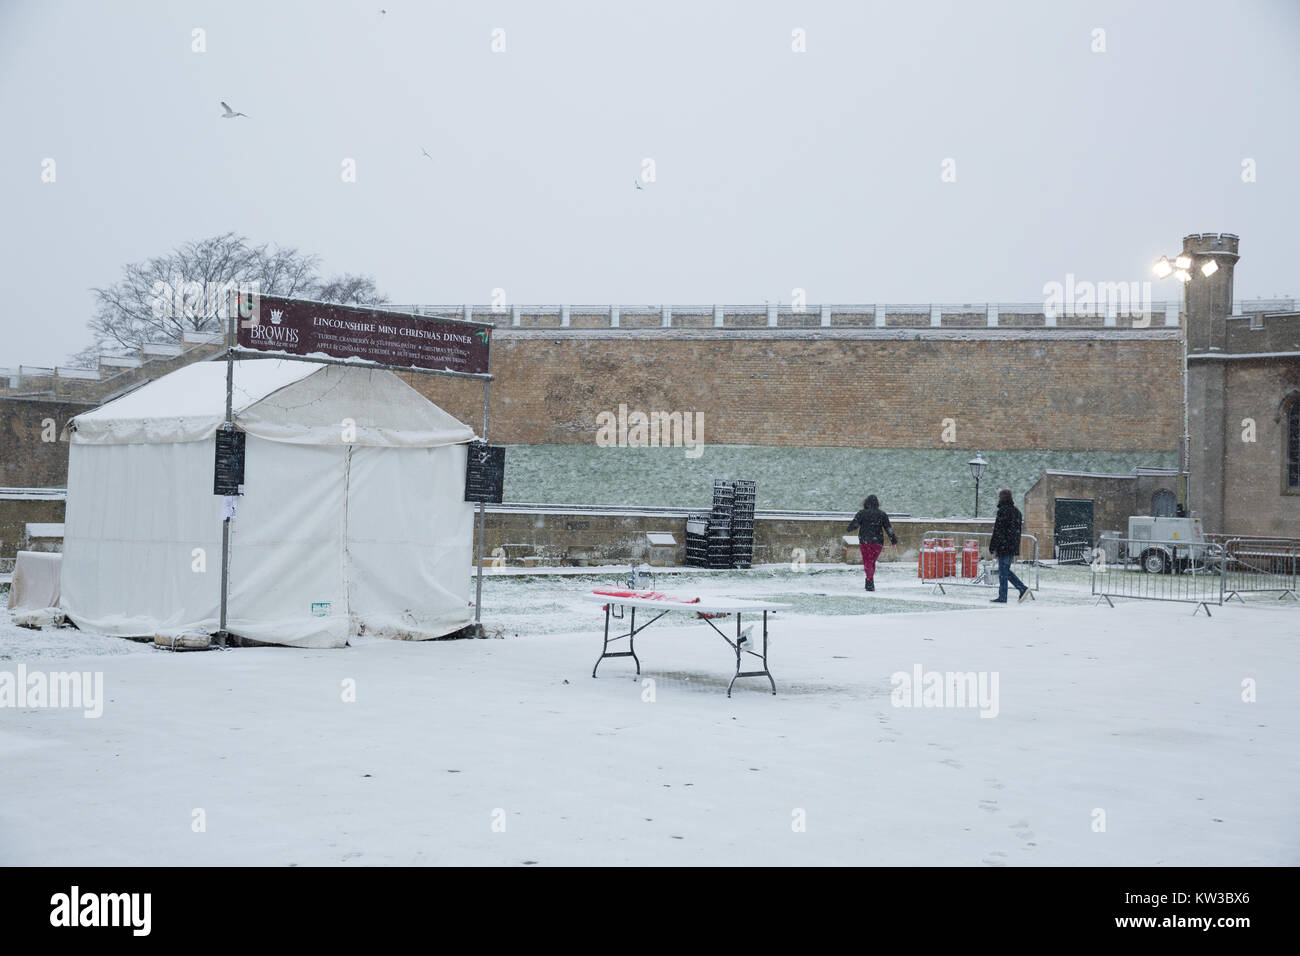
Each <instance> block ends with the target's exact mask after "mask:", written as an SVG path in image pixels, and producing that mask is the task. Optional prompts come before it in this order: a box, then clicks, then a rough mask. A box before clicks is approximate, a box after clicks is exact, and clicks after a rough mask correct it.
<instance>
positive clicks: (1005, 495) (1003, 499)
mask: <svg viewBox="0 0 1300 956" xmlns="http://www.w3.org/2000/svg"><path fill="white" fill-rule="evenodd" d="M1011 502H1012V498H1011V489H1010V488H1003V489H1002V490H1001V491H999V492H998V504H1000V505H1009V504H1011Z"/></svg>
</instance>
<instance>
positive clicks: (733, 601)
mask: <svg viewBox="0 0 1300 956" xmlns="http://www.w3.org/2000/svg"><path fill="white" fill-rule="evenodd" d="M583 598H584V599H585V600H588V601H595V602H597V603H599V604H603V605H605V644H604V647H603V648H602V649H601V653H600V657H599V658H597V659H596V666H595V667H593V668H592V669H591V676H592V677H595V676H596V669H597V668H598V667H600V662H601V661H603V660H604V659H605V658H607V657H630V658H632V660H634V661H635V662H636V672H637V673H638V674H640V673H641V659H640V658H639V657H637V656H636V647H635V639H636V635H637V634H639V633H640V632H641V631H644V630H645V629H646V628H647V627H649V626H650V625H651V624H653V623H654V622H655V621H657V620H659V619H660V618H661V617H663V616H664V615H665V614H668V613H669V612H670V611H679V612H686V613H687V614H694V615H696V616H697V617H699V618H700V619H701V620H703V621H704V623H705V624H707V625H709V627H711V628H713V629H714V630H715V631H717V632H718V635H719V636H720V637H721V638H722V639H723V640H724V641H726V642H727V643H728V644H730V645H731V648H732V650H733V651H735V654H736V673H735V674H734V675H733V676H732V678H731V683H729V684H728V685H727V696H728V697H730V696H731V688H732V687H733V686H734V685H735V683H736V680H737V679H738V678H741V677H766V678H767V680H768V683H770V684H771V685H772V693H773V694H775V693H776V681H775V680H773V679H772V674H771V672H770V671H769V670H768V668H767V615H768V612H769V611H784V610H787V609H789V608H790V607H791V605H789V604H776V603H773V602H771V601H742V600H740V599H738V598H728V597H715V596H704V595H701V596H698V597H694V598H683V597H672V596H669V595H667V594H662V593H660V592H658V591H630V590H622V589H619V588H605V589H597V590H595V591H593V592H592V593H591V594H584V595H583ZM615 607H620V608H625V609H628V610H629V611H630V614H631V617H630V620H629V622H628V630H627V633H626V634H617V635H615V636H614V637H610V636H609V622H610V618H611V616H612V617H613V619H614V620H621V619H622V617H623V615H622V614H617V615H614V614H613V609H614V608H615ZM637 608H649V609H650V610H651V611H657V612H658V613H657V614H655V615H654V617H652V618H650V620H648V621H645V623H643V624H642V625H641V626H640V627H638V626H637V623H636V611H637ZM758 613H761V614H762V615H763V644H762V651H761V652H760V651H758V650H755V649H754V644H755V642H754V641H752V640H746V639H745V638H744V637H743V636H742V632H741V626H742V623H743V617H744V615H745V614H758ZM726 614H734V615H735V616H736V637H735V640H732V639H731V638H730V637H728V636H727V635H726V634H724V633H723V632H722V630H721V629H720V628H719V627H718V626H717V625H716V624H714V623H713V616H721V615H726ZM622 640H626V641H627V650H626V651H611V650H610V649H609V648H610V645H611V644H614V643H615V642H616V641H622ZM742 654H749V655H750V656H751V657H756V658H758V659H759V660H760V661H761V662H762V666H763V669H762V670H754V671H743V670H741V669H740V668H741V660H742V658H741V655H742Z"/></svg>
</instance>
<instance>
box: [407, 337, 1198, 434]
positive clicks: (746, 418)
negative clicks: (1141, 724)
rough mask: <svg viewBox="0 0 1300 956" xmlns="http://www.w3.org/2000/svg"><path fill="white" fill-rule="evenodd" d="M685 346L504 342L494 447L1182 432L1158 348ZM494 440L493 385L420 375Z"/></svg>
mask: <svg viewBox="0 0 1300 956" xmlns="http://www.w3.org/2000/svg"><path fill="white" fill-rule="evenodd" d="M1040 336H1041V337H1039V338H1032V339H1016V338H1001V339H988V338H979V337H975V336H972V338H970V339H964V340H951V339H941V338H913V339H898V338H851V337H842V338H820V337H816V338H815V337H805V338H790V337H786V338H780V337H771V336H762V335H761V334H760V335H759V336H755V337H751V338H737V337H735V336H734V333H728V334H727V335H726V337H705V336H700V337H694V338H692V337H689V336H685V335H683V336H681V337H670V336H668V335H664V336H656V335H640V336H628V335H621V336H620V335H619V334H618V333H617V332H614V333H609V332H605V333H603V334H599V335H597V334H584V333H581V332H566V333H564V334H563V335H562V336H546V335H544V334H542V335H538V334H536V333H534V334H519V333H515V334H514V335H511V334H510V333H498V336H497V337H496V339H495V340H494V343H493V349H492V371H493V374H494V375H495V376H496V377H497V379H496V381H494V382H493V385H492V422H491V428H490V437H491V438H492V440H493V441H497V442H502V443H506V444H552V443H557V444H584V443H592V442H594V440H595V434H596V416H597V414H599V413H600V412H602V411H616V410H617V408H618V406H619V404H620V403H624V404H626V405H627V406H628V408H629V409H630V410H636V409H639V410H642V411H645V412H651V411H667V412H671V411H682V412H688V411H689V412H694V411H702V412H703V413H704V440H705V442H706V443H721V444H754V445H796V446H799V445H841V446H880V447H891V448H936V447H944V443H943V442H942V441H941V431H942V427H943V426H942V422H943V420H944V419H946V418H951V419H953V420H955V422H956V424H957V431H956V439H957V440H956V447H961V448H971V449H1052V450H1073V449H1078V450H1099V451H1126V450H1132V449H1137V448H1174V447H1177V444H1178V439H1179V437H1180V435H1181V434H1182V422H1181V400H1182V386H1181V372H1180V361H1181V359H1180V348H1179V344H1178V341H1177V339H1176V338H1175V337H1174V336H1173V335H1172V334H1170V335H1165V336H1162V337H1150V338H1142V337H1136V336H1137V333H1133V332H1126V333H1123V335H1122V336H1103V335H1093V336H1092V337H1086V338H1066V337H1064V336H1062V334H1061V333H1060V332H1055V331H1053V332H1048V333H1040ZM408 380H409V381H410V382H411V384H412V385H413V386H414V387H416V388H417V389H418V390H420V391H421V392H423V393H424V394H425V395H427V396H428V397H429V398H430V399H431V400H433V401H434V402H436V403H437V404H438V405H440V406H442V407H443V408H445V409H446V410H447V411H449V412H451V413H452V414H453V415H455V416H456V417H457V418H460V419H461V420H462V421H465V422H468V423H470V424H472V425H474V426H475V427H476V428H478V427H480V425H481V422H482V415H483V412H482V405H483V399H482V387H481V386H480V385H479V384H478V383H477V382H471V381H465V380H455V379H449V378H442V377H437V376H408Z"/></svg>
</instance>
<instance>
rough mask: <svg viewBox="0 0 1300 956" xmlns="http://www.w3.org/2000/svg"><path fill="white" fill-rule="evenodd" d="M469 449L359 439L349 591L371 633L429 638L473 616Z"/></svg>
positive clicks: (352, 487)
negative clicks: (375, 444)
mask: <svg viewBox="0 0 1300 956" xmlns="http://www.w3.org/2000/svg"><path fill="white" fill-rule="evenodd" d="M465 455H466V446H464V445H447V446H444V447H442V448H364V447H358V448H354V449H353V453H352V465H351V468H350V478H349V488H348V521H347V528H348V538H347V578H348V595H349V602H350V604H351V608H352V614H353V617H354V618H355V619H356V620H357V622H358V623H359V624H360V625H362V626H364V628H365V633H366V634H370V635H374V636H376V637H391V638H400V639H405V640H427V639H429V638H434V637H442V636H443V635H445V634H450V633H451V632H453V631H456V630H459V629H460V628H462V627H464V626H465V625H467V624H470V623H472V622H473V620H474V608H473V601H472V597H471V593H470V566H471V565H472V564H473V555H472V552H473V545H474V505H473V504H471V503H469V502H466V501H464V500H463V499H464V497H465V495H464V492H465Z"/></svg>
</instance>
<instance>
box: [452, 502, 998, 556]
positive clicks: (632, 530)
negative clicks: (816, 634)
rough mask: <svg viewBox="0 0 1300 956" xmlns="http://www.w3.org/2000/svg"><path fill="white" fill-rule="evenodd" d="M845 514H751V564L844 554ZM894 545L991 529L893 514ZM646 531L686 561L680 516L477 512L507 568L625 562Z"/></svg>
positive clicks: (488, 547) (986, 523)
mask: <svg viewBox="0 0 1300 956" xmlns="http://www.w3.org/2000/svg"><path fill="white" fill-rule="evenodd" d="M848 523H849V516H848V515H845V516H844V517H843V518H836V519H820V518H780V519H772V518H758V519H757V520H756V521H755V522H754V561H755V563H782V564H784V563H789V562H791V561H792V560H794V558H795V556H796V552H795V549H796V548H798V549H801V550H802V551H803V553H804V559H805V560H806V561H808V562H828V561H833V562H839V561H842V560H843V559H844V545H843V542H842V538H843V535H844V533H845V532H844V529H845V528H846V527H847V526H848ZM893 525H894V531H895V533H896V534H897V535H898V545H899V546H898V548H897V549H893V548H887V549H886V551H885V560H896V559H899V558H902V557H904V556H906V555H910V556H911V557H913V558H914V557H915V551H916V549H917V548H919V547H920V543H921V536H922V535H923V534H924V533H925V532H926V531H931V530H935V529H951V528H954V527H956V528H960V529H964V530H967V531H983V532H988V531H991V530H993V522H992V520H991V519H989V520H979V521H973V520H972V521H961V522H951V521H944V520H943V519H934V518H898V519H895V520H894V522H893ZM475 528H476V534H477V523H476V524H475ZM647 531H667V532H670V533H671V534H673V535H674V536H675V537H676V538H677V550H676V552H675V553H673V554H672V557H671V559H670V560H669V561H668V562H667V563H669V564H679V565H680V564H685V563H686V517H685V515H684V514H683V515H679V516H670V515H602V514H582V513H571V514H567V513H566V514H562V513H555V512H550V513H544V514H525V513H512V512H497V513H493V512H489V513H488V514H487V515H486V516H485V517H484V528H483V554H484V556H485V557H490V556H491V555H492V552H493V550H494V549H495V548H498V547H499V548H501V549H502V550H503V552H504V554H505V558H506V563H507V565H508V566H511V567H515V566H518V565H519V564H520V563H521V561H522V559H523V558H524V557H526V556H529V555H538V556H540V557H541V558H542V559H543V563H545V564H551V565H566V564H577V563H580V562H586V563H591V564H630V563H632V562H637V563H640V562H642V561H649V560H650V559H651V557H652V555H651V554H650V550H649V548H648V547H647V546H646V544H645V533H646V532H647Z"/></svg>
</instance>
